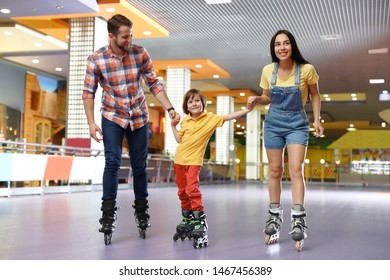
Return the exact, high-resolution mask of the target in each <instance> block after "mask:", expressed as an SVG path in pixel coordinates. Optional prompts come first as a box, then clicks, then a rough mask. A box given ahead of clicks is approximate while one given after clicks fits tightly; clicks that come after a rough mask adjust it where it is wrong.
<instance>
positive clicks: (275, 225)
mask: <svg viewBox="0 0 390 280" xmlns="http://www.w3.org/2000/svg"><path fill="white" fill-rule="evenodd" d="M268 213H269V214H270V216H269V218H268V220H267V221H266V223H265V229H264V230H263V232H264V233H265V239H264V242H265V244H267V245H269V244H273V243H276V242H278V240H279V232H280V229H281V228H282V223H283V207H282V206H281V205H280V204H278V203H271V204H270V205H269V210H268Z"/></svg>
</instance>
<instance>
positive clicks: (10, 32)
mask: <svg viewBox="0 0 390 280" xmlns="http://www.w3.org/2000/svg"><path fill="white" fill-rule="evenodd" d="M4 35H6V36H11V35H12V31H4Z"/></svg>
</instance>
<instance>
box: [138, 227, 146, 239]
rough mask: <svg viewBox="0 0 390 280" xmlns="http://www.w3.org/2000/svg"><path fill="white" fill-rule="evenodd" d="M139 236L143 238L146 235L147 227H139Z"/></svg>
mask: <svg viewBox="0 0 390 280" xmlns="http://www.w3.org/2000/svg"><path fill="white" fill-rule="evenodd" d="M139 236H141V237H142V238H143V239H145V237H146V229H139Z"/></svg>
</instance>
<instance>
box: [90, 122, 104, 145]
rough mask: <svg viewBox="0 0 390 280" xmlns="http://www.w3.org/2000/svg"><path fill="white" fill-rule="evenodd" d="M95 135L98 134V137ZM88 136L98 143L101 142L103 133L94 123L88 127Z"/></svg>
mask: <svg viewBox="0 0 390 280" xmlns="http://www.w3.org/2000/svg"><path fill="white" fill-rule="evenodd" d="M97 133H99V135H98V134H97ZM89 135H90V136H91V137H92V138H93V139H95V141H96V142H98V143H100V141H102V140H103V131H102V130H101V129H100V127H99V126H98V125H96V123H92V124H90V125H89Z"/></svg>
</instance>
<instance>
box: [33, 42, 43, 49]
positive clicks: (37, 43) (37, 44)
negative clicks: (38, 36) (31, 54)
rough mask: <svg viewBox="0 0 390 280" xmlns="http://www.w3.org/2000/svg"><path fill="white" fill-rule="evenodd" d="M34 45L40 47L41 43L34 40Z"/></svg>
mask: <svg viewBox="0 0 390 280" xmlns="http://www.w3.org/2000/svg"><path fill="white" fill-rule="evenodd" d="M34 47H37V48H39V47H42V44H41V43H39V42H36V43H34Z"/></svg>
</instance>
